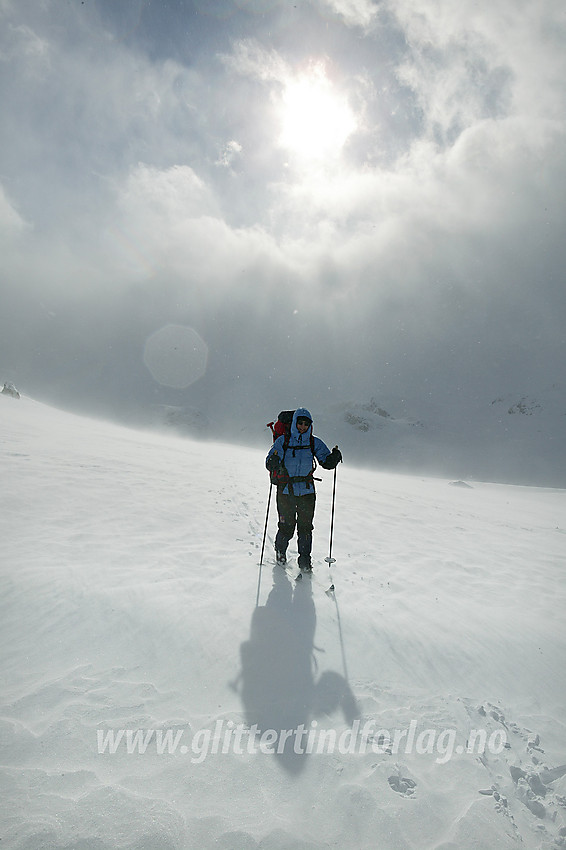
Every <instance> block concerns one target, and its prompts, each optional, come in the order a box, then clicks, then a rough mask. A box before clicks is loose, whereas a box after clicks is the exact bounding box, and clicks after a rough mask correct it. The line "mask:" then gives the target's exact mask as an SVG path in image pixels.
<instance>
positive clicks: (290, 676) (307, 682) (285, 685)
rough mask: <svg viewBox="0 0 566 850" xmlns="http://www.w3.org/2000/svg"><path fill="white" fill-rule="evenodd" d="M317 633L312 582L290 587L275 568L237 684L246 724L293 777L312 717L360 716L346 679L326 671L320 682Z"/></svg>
mask: <svg viewBox="0 0 566 850" xmlns="http://www.w3.org/2000/svg"><path fill="white" fill-rule="evenodd" d="M315 629H316V611H315V606H314V600H313V595H312V583H311V580H310V579H309V578H305V579H303V581H301V582H292V581H290V579H289V577H288V575H287V573H286V572H285V571H284V570H283V569H281V567H275V568H274V570H273V587H272V588H271V591H270V593H269V596H268V598H267V602H266V604H265V605H264V606H258V607H257V608H256V609H255V610H254V613H253V616H252V622H251V629H250V637H249V640H247V641H245V642H244V643H243V644H242V645H241V647H240V657H241V672H240V675H239V677H238V680H237V682H238V683H239V685H240V696H241V698H242V702H243V706H244V710H245V716H246V723H247V724H248V726H249V727H253V726H254V725H255V726H257V730H258V735H259V736H260V735H261V734H262V733H267V732H268V731H269V733H270V735H271V738H273V739H274V740H273V744H272V749H273V752H274V755H275V758H277V759H278V760H279V762H280V764H281V766H282V767H283V768H285V770H288V771H289V772H292V773H298V772H299V771H300V770H302V768H303V767H304V765H305V758H306V756H307V755H308V747H307V746H305V745H306V743H307V740H308V738H307V735H308V733H309V731H311V720H312V718H313V717H316V716H321V715H323V714H326V715H328V714H331V713H332V712H333V711H335V710H336V709H337V708H338V707H340V708H341V709H342V711H343V714H344V717H345V719H346V720H347V722H348V723H349V724H352V723H353V722H354V720H355V719H356V718H357V717H358V716H359V712H358V708H357V704H356V701H355V699H354V696H353V694H352V692H351V690H350V687H349V685H348V682H347V681H346V679H345V678H344V677H343V676H341V675H340V674H339V673H335V672H331V671H327V672H325V673H323V674H322V675H321V676H320V678H319V679H318V681H316V661H315V656H314V650H315V647H314V634H315ZM301 729H304V732H303V733H302V734H301V733H300V731H299V733H297V730H301ZM288 733H289V734H288ZM290 733H292V734H290Z"/></svg>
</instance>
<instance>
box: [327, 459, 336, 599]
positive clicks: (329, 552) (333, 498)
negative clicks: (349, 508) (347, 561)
mask: <svg viewBox="0 0 566 850" xmlns="http://www.w3.org/2000/svg"><path fill="white" fill-rule="evenodd" d="M335 504H336V467H334V483H333V485H332V511H331V514H330V548H329V551H328V558H325V559H324V560H325V561H326V563H327V564H328V569H330V568H331V565H332V564H334V563H335V562H336V558H333V557H332V541H333V538H334V505H335ZM331 581H332V580H331ZM329 589H330V590H334V583H331V585H330V588H329Z"/></svg>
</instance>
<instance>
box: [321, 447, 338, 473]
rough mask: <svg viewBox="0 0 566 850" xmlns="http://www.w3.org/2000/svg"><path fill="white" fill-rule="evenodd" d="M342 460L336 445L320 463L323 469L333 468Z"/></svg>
mask: <svg viewBox="0 0 566 850" xmlns="http://www.w3.org/2000/svg"><path fill="white" fill-rule="evenodd" d="M341 461H342V452H341V451H340V449H339V448H338V446H334V448H333V449H332V451H331V452H330V454H329V455H328V457H327V458H326V460H325V461H324V463H321V466H322V468H323V469H335V468H336V467H337V466H338V464H339V463H340V462H341Z"/></svg>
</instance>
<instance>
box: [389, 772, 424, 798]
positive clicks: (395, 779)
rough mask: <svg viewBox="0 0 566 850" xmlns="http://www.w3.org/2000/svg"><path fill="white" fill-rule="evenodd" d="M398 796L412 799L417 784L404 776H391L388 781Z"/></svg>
mask: <svg viewBox="0 0 566 850" xmlns="http://www.w3.org/2000/svg"><path fill="white" fill-rule="evenodd" d="M387 781H388V782H389V784H390V785H391V787H392V788H393V790H394V791H396V792H397V794H402V795H403V797H410V796H411V794H414V793H415V788H416V787H417V783H416V782H414V781H413V780H412V779H406V778H404V777H402V776H390V777H389V779H388V780H387Z"/></svg>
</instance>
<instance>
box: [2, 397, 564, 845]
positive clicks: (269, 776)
mask: <svg viewBox="0 0 566 850" xmlns="http://www.w3.org/2000/svg"><path fill="white" fill-rule="evenodd" d="M0 427H1V431H0V433H1V436H2V446H3V449H2V454H3V456H2V472H3V480H4V487H3V490H2V504H1V507H0V518H1V523H2V583H3V593H2V598H1V602H0V605H1V608H0V622H1V624H2V650H1V651H2V684H3V687H2V708H1V720H0V724H1V740H2V758H1V764H2V769H1V772H2V797H3V807H2V824H1V832H0V835H1V838H2V847H3V848H4V850H8V848H9V850H40V848H41V850H71V848H73V850H107V848H127V850H173V848H174V849H175V850H209V848H210V850H211V848H223V850H251V848H261V850H307V848H308V850H322V848H334V847H339V848H341V850H375V848H380V850H389V849H390V848H391V850H393V849H394V850H405V848H407V850H408V848H411V850H412V848H419V850H428V848H430V850H432V848H435V850H472V848H474V850H477V848H482V850H483V848H485V850H491V848H494V847H498V848H514V847H518V846H521V847H522V848H524V849H525V850H529V849H530V848H557V847H559V846H562V845H563V836H564V825H565V824H566V775H565V773H566V769H565V768H564V767H563V765H564V764H566V747H565V744H564V741H565V738H564V717H565V714H564V706H565V703H566V701H565V679H566V675H565V668H564V650H565V644H566V638H565V634H564V624H563V615H564V610H565V608H566V605H565V602H566V600H565V596H566V593H565V585H564V574H563V567H564V555H565V554H566V537H565V533H566V528H565V526H564V515H565V508H566V492H565V491H563V490H551V489H548V490H544V489H534V488H526V487H512V486H503V485H497V484H482V483H477V482H473V486H466V485H465V482H457V481H456V482H454V481H453V482H450V481H448V480H441V479H425V478H421V477H414V476H413V477H411V476H401V475H394V474H384V473H378V472H370V471H364V470H362V469H357V468H355V467H354V466H352V465H350V464H349V463H348V447H347V445H346V444H345V443H343V444H342V448H343V452H344V456H345V460H346V462H345V463H344V465H343V466H341V467H340V468H339V470H338V475H337V502H336V524H335V539H334V552H333V554H334V555H335V557H336V559H337V561H336V564H335V565H334V567H333V580H334V582H335V585H336V593H335V594H334V596H333V595H328V594H327V593H326V592H325V591H326V589H327V587H328V584H329V576H328V573H329V569H328V567H327V565H326V564H325V563H324V556H325V555H326V554H327V547H328V529H329V513H330V500H331V491H332V474H331V473H323V477H324V481H323V482H322V483H321V484H319V485H318V507H317V515H316V520H315V521H316V529H315V556H316V558H315V562H316V563H315V575H314V579H313V580H312V582H311V581H309V580H308V579H305V580H303V581H302V582H299V583H295V582H294V581H293V575H294V572H293V570H292V569H290V570H289V572H286V571H284V570H282V569H281V568H280V567H274V566H273V564H272V563H271V562H266V563H264V565H263V567H262V568H260V567H259V566H258V562H259V554H260V547H261V541H262V533H263V524H264V518H265V510H266V504H267V496H268V481H267V476H266V473H265V470H264V468H263V455H264V453H263V452H262V451H258V450H255V449H248V448H242V447H234V446H230V445H226V444H215V443H211V442H207V443H201V442H192V441H190V440H187V439H181V438H176V437H172V436H171V435H170V434H169V435H163V434H158V433H152V432H140V431H132V430H128V429H125V428H120V427H116V426H113V425H109V424H106V423H103V422H95V421H91V420H87V419H84V418H80V417H75V416H71V415H69V414H65V413H62V412H60V411H56V410H53V409H50V408H48V407H45V406H43V405H41V404H38V403H36V402H34V401H32V400H30V399H27V398H22V399H20V400H15V399H11V398H0ZM266 448H267V445H266ZM274 514H275V512H274V505H273V504H272V505H271V512H270V522H269V537H270V539H271V538H272V536H273V532H274V529H275V515H274ZM266 551H267V555H268V557H269V559H271V544H270V543H269V542H268V547H267V550H266ZM282 730H285V731H286V732H288V733H289V734H288V735H283V736H282V734H281V731H282ZM273 735H275V737H273ZM482 744H483V746H482ZM274 748H275V750H277V749H279V750H280V752H272V750H273V749H274ZM468 750H470V751H468ZM561 842H562V843H561Z"/></svg>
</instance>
